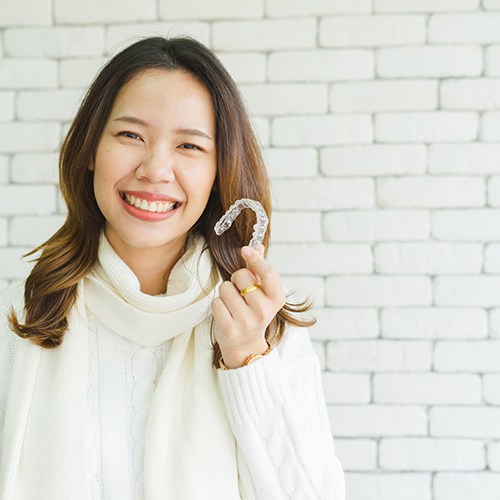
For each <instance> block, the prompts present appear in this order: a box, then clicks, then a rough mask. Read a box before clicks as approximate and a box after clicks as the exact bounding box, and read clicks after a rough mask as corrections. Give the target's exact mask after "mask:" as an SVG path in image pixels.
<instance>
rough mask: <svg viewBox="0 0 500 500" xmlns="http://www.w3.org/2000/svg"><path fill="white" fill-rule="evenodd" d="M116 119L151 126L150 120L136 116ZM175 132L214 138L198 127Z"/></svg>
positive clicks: (116, 120)
mask: <svg viewBox="0 0 500 500" xmlns="http://www.w3.org/2000/svg"><path fill="white" fill-rule="evenodd" d="M114 121H115V122H118V121H120V122H128V123H135V124H137V125H142V126H143V127H150V124H149V123H148V122H146V121H144V120H141V118H137V117H136V116H119V117H118V118H115V119H114ZM175 132H176V133H178V134H186V135H195V136H198V137H205V139H208V140H209V141H211V140H212V138H211V137H210V136H209V135H208V134H207V133H206V132H203V130H200V129H197V128H178V129H177V130H175Z"/></svg>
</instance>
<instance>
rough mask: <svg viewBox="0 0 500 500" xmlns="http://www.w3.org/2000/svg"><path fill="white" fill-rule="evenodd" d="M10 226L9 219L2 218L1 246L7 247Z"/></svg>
mask: <svg viewBox="0 0 500 500" xmlns="http://www.w3.org/2000/svg"><path fill="white" fill-rule="evenodd" d="M8 230H9V228H8V225H7V219H5V218H0V246H6V245H7V242H8V239H9V238H8Z"/></svg>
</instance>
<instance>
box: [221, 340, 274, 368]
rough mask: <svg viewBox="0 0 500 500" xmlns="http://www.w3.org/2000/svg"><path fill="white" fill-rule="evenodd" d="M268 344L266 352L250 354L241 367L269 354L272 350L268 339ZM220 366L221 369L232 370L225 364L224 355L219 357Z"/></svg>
mask: <svg viewBox="0 0 500 500" xmlns="http://www.w3.org/2000/svg"><path fill="white" fill-rule="evenodd" d="M266 344H267V349H266V351H265V352H263V353H262V354H250V356H248V358H247V359H245V362H244V363H243V364H242V365H241V367H243V366H247V365H249V364H250V363H253V362H254V361H256V360H257V359H260V358H263V357H264V356H266V355H267V354H269V353H270V352H271V344H270V343H269V342H268V341H267V340H266ZM241 367H240V368H241ZM219 368H220V369H221V370H230V368H228V367H227V366H226V365H225V364H224V361H223V360H222V356H221V357H220V358H219Z"/></svg>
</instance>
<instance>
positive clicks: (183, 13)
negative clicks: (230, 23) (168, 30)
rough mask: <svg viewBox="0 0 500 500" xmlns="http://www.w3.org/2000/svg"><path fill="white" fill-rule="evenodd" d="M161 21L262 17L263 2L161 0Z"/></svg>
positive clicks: (259, 0) (260, 0) (238, 0)
mask: <svg viewBox="0 0 500 500" xmlns="http://www.w3.org/2000/svg"><path fill="white" fill-rule="evenodd" d="M159 12H160V19H166V20H168V21H170V20H172V19H190V20H191V19H233V18H234V19H241V18H255V17H261V16H262V14H263V12H264V2H263V0H255V1H253V2H247V1H245V0H234V1H231V2H227V1H226V0H212V1H211V2H200V1H199V0H184V1H183V2H178V1H177V0H159Z"/></svg>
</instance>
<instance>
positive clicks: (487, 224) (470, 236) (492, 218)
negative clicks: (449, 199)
mask: <svg viewBox="0 0 500 500" xmlns="http://www.w3.org/2000/svg"><path fill="white" fill-rule="evenodd" d="M431 223H432V235H433V236H434V237H435V238H436V239H438V240H448V241H498V240H500V233H499V232H498V227H500V210H493V209H489V210H440V211H437V212H434V213H433V214H432V222H431Z"/></svg>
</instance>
